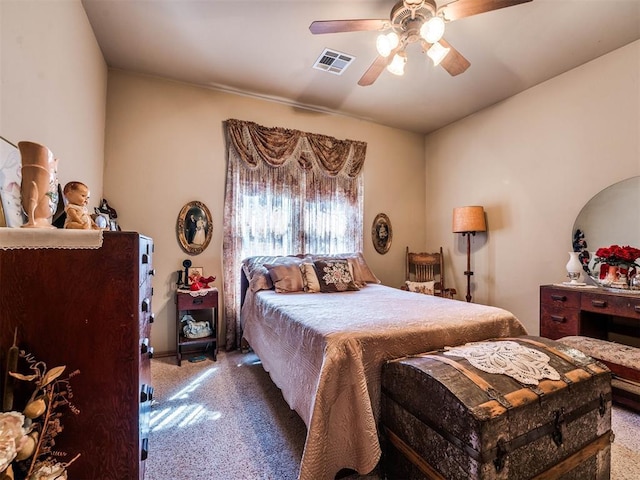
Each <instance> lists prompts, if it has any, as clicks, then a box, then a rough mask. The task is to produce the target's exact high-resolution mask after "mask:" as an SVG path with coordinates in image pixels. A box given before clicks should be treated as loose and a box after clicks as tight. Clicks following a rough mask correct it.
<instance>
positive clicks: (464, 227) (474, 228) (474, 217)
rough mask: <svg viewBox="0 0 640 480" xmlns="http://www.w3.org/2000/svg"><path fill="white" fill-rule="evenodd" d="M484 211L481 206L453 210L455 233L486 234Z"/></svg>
mask: <svg viewBox="0 0 640 480" xmlns="http://www.w3.org/2000/svg"><path fill="white" fill-rule="evenodd" d="M486 230H487V223H486V221H485V219H484V209H483V208H482V207H479V206H471V207H457V208H454V209H453V233H466V232H486Z"/></svg>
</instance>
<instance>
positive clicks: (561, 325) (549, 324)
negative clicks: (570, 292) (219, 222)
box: [540, 304, 580, 340]
mask: <svg viewBox="0 0 640 480" xmlns="http://www.w3.org/2000/svg"><path fill="white" fill-rule="evenodd" d="M579 334H580V310H578V309H577V308H562V307H556V306H554V305H544V304H543V305H540V335H541V336H542V337H547V338H550V339H552V340H557V339H558V338H561V337H566V336H567V335H579Z"/></svg>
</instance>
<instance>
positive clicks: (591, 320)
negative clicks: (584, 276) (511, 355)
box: [540, 285, 640, 347]
mask: <svg viewBox="0 0 640 480" xmlns="http://www.w3.org/2000/svg"><path fill="white" fill-rule="evenodd" d="M540 335H541V336H543V337H547V338H551V339H553V340H556V339H558V338H561V337H565V336H567V335H583V336H587V337H593V338H600V339H603V340H612V341H617V342H619V343H625V344H628V345H632V346H635V347H638V346H640V295H637V294H631V293H614V292H609V291H606V290H602V289H577V288H571V287H559V286H555V285H543V286H541V287H540Z"/></svg>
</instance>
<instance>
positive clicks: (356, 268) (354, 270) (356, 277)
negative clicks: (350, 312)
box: [347, 258, 367, 288]
mask: <svg viewBox="0 0 640 480" xmlns="http://www.w3.org/2000/svg"><path fill="white" fill-rule="evenodd" d="M347 263H348V264H349V273H351V276H352V277H353V283H355V284H356V285H357V286H358V288H362V287H366V286H367V282H365V281H364V276H363V275H362V269H361V268H360V262H358V259H357V258H347Z"/></svg>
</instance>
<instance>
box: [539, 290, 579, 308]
mask: <svg viewBox="0 0 640 480" xmlns="http://www.w3.org/2000/svg"><path fill="white" fill-rule="evenodd" d="M540 303H541V304H543V305H554V306H556V307H559V308H580V292H579V291H571V290H565V289H562V288H549V287H543V288H541V289H540Z"/></svg>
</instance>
